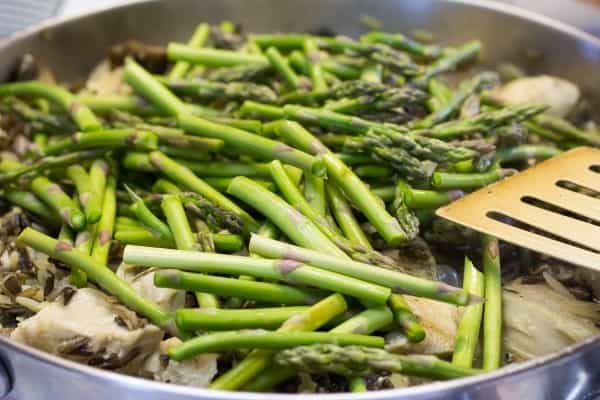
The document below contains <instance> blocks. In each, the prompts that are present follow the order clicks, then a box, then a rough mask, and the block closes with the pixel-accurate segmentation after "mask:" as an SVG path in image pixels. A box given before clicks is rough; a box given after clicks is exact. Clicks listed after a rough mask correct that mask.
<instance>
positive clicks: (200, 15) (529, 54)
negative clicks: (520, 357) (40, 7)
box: [0, 0, 600, 400]
mask: <svg viewBox="0 0 600 400" xmlns="http://www.w3.org/2000/svg"><path fill="white" fill-rule="evenodd" d="M361 14H368V15H372V16H374V17H376V18H378V19H380V20H381V21H383V23H384V28H385V29H387V30H392V31H394V30H396V31H403V32H410V31H411V30H412V29H415V28H426V29H428V30H430V31H432V32H433V33H434V34H436V36H437V37H438V38H439V39H442V40H443V41H444V42H448V43H457V42H460V41H463V40H468V39H471V38H474V37H477V38H480V39H481V40H482V41H483V42H484V45H485V49H486V50H485V54H484V62H485V63H487V64H490V65H494V64H496V63H498V62H503V61H512V62H515V63H517V64H519V65H521V66H523V67H525V68H526V69H527V70H528V71H529V72H532V73H535V72H546V73H550V74H556V75H559V76H562V77H565V78H567V79H570V80H572V81H574V82H577V83H578V84H579V85H580V86H581V87H582V88H583V90H584V92H585V93H586V95H587V96H589V97H590V98H591V99H592V102H593V103H595V105H596V106H598V105H600V73H599V71H600V40H599V39H597V38H594V37H592V36H589V35H586V34H584V33H581V32H578V31H576V30H574V29H572V28H569V27H567V26H565V25H562V24H559V23H556V22H553V21H551V20H548V19H546V18H543V17H538V16H535V15H532V14H530V13H526V12H521V11H519V10H517V9H514V8H511V7H508V6H505V5H500V4H495V3H488V2H485V3H481V2H474V1H466V0H454V1H450V0H449V1H439V0H438V1H436V0H418V1H414V0H280V1H274V0H202V1H197V0H163V1H150V2H141V3H137V4H133V5H127V6H123V7H119V8H114V9H111V10H106V11H102V12H98V13H95V14H92V15H86V16H81V17H76V18H70V19H66V20H55V21H51V22H49V23H46V24H44V25H43V26H40V27H36V28H32V29H30V30H28V31H25V32H23V33H21V34H18V35H15V36H13V37H11V38H10V39H9V40H8V41H6V42H4V43H2V44H0V55H1V57H0V80H2V79H5V78H6V77H7V76H8V75H9V72H10V71H11V69H12V68H13V67H14V66H15V64H16V62H17V59H18V57H19V56H20V55H22V54H23V53H25V52H32V53H33V54H34V55H35V56H37V57H39V58H40V59H41V60H43V61H44V62H46V63H48V64H49V65H50V66H51V67H53V68H54V69H55V71H56V72H58V77H59V78H60V79H76V78H81V77H83V76H85V74H86V73H87V72H88V71H89V70H90V69H91V68H92V66H93V65H94V64H95V63H96V62H97V61H98V60H99V59H100V58H102V56H103V55H104V54H105V52H106V49H107V47H108V46H109V45H111V44H113V43H115V42H118V41H121V40H124V39H129V38H138V39H141V40H144V41H146V42H152V43H165V42H167V41H169V40H185V39H186V38H187V36H188V35H189V34H190V32H191V31H192V30H193V28H194V26H195V25H196V24H197V23H198V22H199V21H209V22H217V21H219V20H221V19H230V20H232V21H234V22H238V23H242V24H243V25H244V27H245V28H246V29H247V30H250V31H255V32H270V31H306V30H311V29H315V28H319V27H324V26H327V27H329V28H332V29H334V30H335V31H337V32H339V33H343V34H348V35H357V34H360V33H361V26H360V24H359V18H360V15H361ZM596 109H600V108H598V107H597V108H596ZM540 340H543V338H540ZM599 359H600V338H591V339H590V340H588V341H586V342H584V343H581V344H579V345H577V346H574V347H572V348H568V349H565V350H564V351H562V352H561V353H560V354H555V355H552V356H549V357H545V358H540V359H536V360H533V361H531V362H527V363H523V364H519V365H513V366H509V367H507V368H503V369H502V370H499V371H496V372H493V373H489V374H483V375H480V376H476V377H472V378H468V379H461V380H455V381H450V382H441V383H435V384H432V385H426V386H419V387H412V388H407V389H399V390H389V391H381V392H369V393H365V394H362V393H361V394H334V395H311V398H312V399H348V400H350V399H381V400H426V399H427V400H441V399H444V400H454V399H456V400H459V399H460V400H484V399H485V400H509V399H510V400H512V399H519V400H521V399H522V400H525V399H526V400H545V399H561V400H562V399H573V400H576V399H582V400H584V399H585V400H591V399H594V398H595V397H597V396H596V394H597V393H599V392H597V391H598V390H600V365H599V364H600V363H598V361H597V360H599ZM0 360H1V361H2V362H3V363H4V364H5V365H6V367H7V368H6V369H7V371H8V376H10V377H11V378H10V385H11V386H12V392H11V394H10V395H9V396H10V398H11V400H12V399H15V400H54V399H61V400H80V399H86V400H100V399H102V400H106V399H124V400H128V399H132V400H133V399H135V400H140V399H144V400H158V399H160V400H163V399H170V400H171V399H172V400H191V399H196V400H198V399H202V400H208V399H231V400H237V399H239V400H253V399H256V400H258V399H264V400H276V399H280V400H281V399H287V398H290V397H294V395H276V394H252V393H239V392H216V391H209V390H199V389H192V388H186V387H180V386H174V385H166V384H161V383H156V382H149V381H144V380H141V379H137V378H131V377H127V376H123V375H117V374H113V373H110V372H107V371H102V370H98V369H94V368H90V367H87V366H82V365H79V364H75V363H72V362H69V361H66V360H62V359H59V358H57V357H54V356H51V355H48V354H44V353H41V352H39V351H36V350H33V349H30V348H27V347H24V346H21V345H18V344H16V343H12V342H10V341H8V340H7V339H5V338H0ZM2 376H6V374H3V373H2V371H1V369H0V378H1V377H2ZM1 389H2V383H1V379H0V396H1V395H2V390H1ZM300 396H303V395H300ZM304 396H305V395H304Z"/></svg>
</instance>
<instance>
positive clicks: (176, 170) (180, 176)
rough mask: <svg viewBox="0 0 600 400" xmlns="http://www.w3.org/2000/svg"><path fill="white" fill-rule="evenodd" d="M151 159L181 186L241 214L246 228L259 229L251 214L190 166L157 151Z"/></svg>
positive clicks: (238, 214)
mask: <svg viewBox="0 0 600 400" xmlns="http://www.w3.org/2000/svg"><path fill="white" fill-rule="evenodd" d="M150 161H151V162H152V164H153V165H154V166H155V167H156V168H157V169H158V170H160V171H161V172H162V173H163V174H164V175H166V176H167V177H168V178H169V179H172V180H173V181H175V182H176V183H178V184H180V185H181V186H183V187H185V188H187V189H189V190H191V191H193V192H196V193H198V194H200V195H202V196H203V197H205V198H206V199H207V200H209V201H211V202H213V203H214V204H216V205H217V206H219V207H221V208H222V209H224V210H226V211H230V212H232V213H233V214H235V215H237V216H239V217H240V218H241V219H242V221H243V222H244V225H245V229H246V230H248V231H254V230H256V229H258V223H257V222H256V221H255V220H254V218H252V216H251V215H250V214H248V213H247V212H246V211H244V210H242V209H241V208H240V207H239V206H237V205H236V204H235V203H234V202H232V201H231V200H229V199H228V198H226V197H225V196H223V195H222V194H221V193H219V192H218V191H216V190H215V189H213V188H212V187H211V186H209V185H208V184H207V183H205V182H204V181H203V180H202V179H200V178H198V177H197V176H196V175H195V174H194V173H193V172H192V171H191V170H190V169H189V168H187V167H184V166H183V165H180V164H178V163H177V162H175V161H174V160H172V159H170V158H169V157H167V156H165V155H164V154H162V153H160V152H157V151H155V152H152V153H150Z"/></svg>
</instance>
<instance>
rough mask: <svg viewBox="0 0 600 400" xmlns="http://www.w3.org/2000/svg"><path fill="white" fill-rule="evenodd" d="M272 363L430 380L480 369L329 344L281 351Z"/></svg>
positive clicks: (453, 376)
mask: <svg viewBox="0 0 600 400" xmlns="http://www.w3.org/2000/svg"><path fill="white" fill-rule="evenodd" d="M275 362H277V363H278V364H280V365H283V366H292V367H294V368H296V369H298V370H301V371H307V372H310V373H323V372H333V373H336V374H340V375H346V376H351V375H363V376H367V375H369V374H372V373H374V372H377V371H388V372H397V373H402V374H405V375H412V376H421V377H426V378H432V379H452V378H461V377H466V376H471V375H476V374H478V373H480V372H481V370H478V369H473V368H464V367H459V366H457V365H453V364H451V363H449V362H447V361H442V360H440V359H438V358H437V357H434V356H420V355H414V356H401V355H396V354H391V353H388V352H387V351H385V350H382V349H376V348H371V347H360V346H347V347H340V346H336V345H330V344H317V345H312V346H300V347H296V348H292V349H287V350H283V351H281V352H279V353H278V354H277V355H276V356H275Z"/></svg>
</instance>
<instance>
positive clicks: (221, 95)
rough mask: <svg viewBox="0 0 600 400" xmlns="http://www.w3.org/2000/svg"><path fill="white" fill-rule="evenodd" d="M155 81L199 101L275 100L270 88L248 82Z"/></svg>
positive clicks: (161, 79)
mask: <svg viewBox="0 0 600 400" xmlns="http://www.w3.org/2000/svg"><path fill="white" fill-rule="evenodd" d="M156 79H158V80H159V81H160V82H161V83H162V84H163V85H165V86H166V87H168V88H169V89H170V90H172V91H173V92H175V93H178V94H181V95H185V96H192V97H196V98H199V99H201V100H216V99H217V100H230V101H243V100H255V101H260V102H263V103H272V102H274V101H275V99H276V98H277V95H276V94H275V92H273V90H272V89H271V88H270V87H268V86H265V85H257V84H255V83H250V82H228V83H225V82H214V81H208V80H204V79H197V78H196V79H192V80H170V79H163V78H162V77H157V78H156Z"/></svg>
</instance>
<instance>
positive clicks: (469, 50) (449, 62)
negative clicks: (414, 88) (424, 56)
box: [418, 40, 481, 84]
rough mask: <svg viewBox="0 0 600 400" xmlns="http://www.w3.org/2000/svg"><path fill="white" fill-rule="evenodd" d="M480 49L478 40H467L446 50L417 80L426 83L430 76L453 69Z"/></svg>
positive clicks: (475, 54)
mask: <svg viewBox="0 0 600 400" xmlns="http://www.w3.org/2000/svg"><path fill="white" fill-rule="evenodd" d="M480 51H481V42H480V41H478V40H474V41H471V42H467V43H465V44H464V45H462V46H460V47H458V48H456V49H451V50H448V51H446V52H445V54H444V55H443V56H442V57H440V58H438V59H437V60H436V61H434V62H433V63H431V64H429V65H428V66H427V68H425V70H424V71H423V74H422V75H421V76H420V77H419V81H418V82H423V83H424V84H427V82H428V81H429V79H431V78H432V77H434V76H436V75H439V74H441V73H442V72H446V71H451V70H453V69H455V68H456V67H457V65H459V64H461V63H463V62H464V61H467V60H469V59H471V58H473V57H476V56H477V54H479V52H480Z"/></svg>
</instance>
